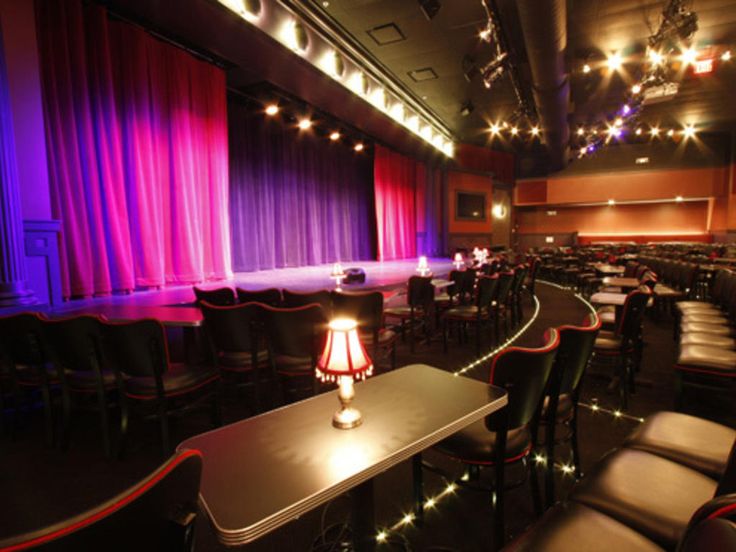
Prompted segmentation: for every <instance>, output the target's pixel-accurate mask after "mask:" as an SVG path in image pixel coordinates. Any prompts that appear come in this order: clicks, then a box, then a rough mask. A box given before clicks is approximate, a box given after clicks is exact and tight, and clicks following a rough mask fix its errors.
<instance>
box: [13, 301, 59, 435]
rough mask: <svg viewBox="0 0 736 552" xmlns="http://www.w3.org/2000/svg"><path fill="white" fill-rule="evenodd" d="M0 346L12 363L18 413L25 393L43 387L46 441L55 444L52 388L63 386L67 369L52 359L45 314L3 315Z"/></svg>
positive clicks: (40, 390) (41, 392) (39, 389)
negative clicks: (64, 371) (50, 360)
mask: <svg viewBox="0 0 736 552" xmlns="http://www.w3.org/2000/svg"><path fill="white" fill-rule="evenodd" d="M0 347H2V349H3V351H4V354H5V356H6V357H7V362H8V364H9V366H10V376H11V378H12V386H13V390H14V395H15V410H16V417H17V413H18V410H19V407H20V402H21V395H24V394H26V395H27V392H33V391H39V392H40V394H41V398H42V400H43V412H44V421H45V431H46V444H47V445H49V446H52V445H53V443H54V424H55V415H54V404H53V395H52V391H53V389H58V388H59V386H60V384H61V383H62V381H63V378H64V373H63V371H60V370H58V367H57V366H55V365H54V364H52V363H51V362H49V351H48V345H47V343H46V340H45V335H44V330H43V318H42V317H41V316H40V315H39V314H38V313H34V312H24V313H19V314H14V315H11V316H4V317H0ZM24 391H25V392H26V393H24ZM63 400H68V396H67V395H65V394H62V401H63Z"/></svg>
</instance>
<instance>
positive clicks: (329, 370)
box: [317, 318, 373, 381]
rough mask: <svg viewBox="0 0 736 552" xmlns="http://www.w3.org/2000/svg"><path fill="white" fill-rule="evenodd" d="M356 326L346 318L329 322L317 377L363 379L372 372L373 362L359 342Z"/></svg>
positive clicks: (323, 379)
mask: <svg viewBox="0 0 736 552" xmlns="http://www.w3.org/2000/svg"><path fill="white" fill-rule="evenodd" d="M357 326H358V325H357V324H356V322H355V320H350V319H348V318H337V319H335V320H333V321H332V322H330V324H329V331H328V333H327V343H326V344H325V350H324V352H323V353H322V357H321V358H320V359H319V362H318V363H317V377H319V378H320V379H321V380H322V381H335V380H337V378H339V377H341V376H352V377H353V378H354V379H363V378H365V377H366V376H370V375H371V373H372V372H373V362H371V359H370V357H369V356H368V353H366V351H365V347H363V344H362V343H361V342H360V337H359V336H358V329H357Z"/></svg>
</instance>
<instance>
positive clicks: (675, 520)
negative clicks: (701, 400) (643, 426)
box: [570, 448, 718, 548]
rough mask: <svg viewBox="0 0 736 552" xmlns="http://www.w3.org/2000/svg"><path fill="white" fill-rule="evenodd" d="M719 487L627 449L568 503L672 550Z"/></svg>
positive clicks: (599, 467) (682, 468) (609, 458)
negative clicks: (592, 511)
mask: <svg viewBox="0 0 736 552" xmlns="http://www.w3.org/2000/svg"><path fill="white" fill-rule="evenodd" d="M717 486H718V484H717V482H716V481H715V480H714V479H712V478H710V477H708V476H706V475H703V474H702V473H700V472H697V471H695V470H693V469H690V468H688V467H685V466H683V465H681V464H678V463H676V462H673V461H671V460H668V459H666V458H662V457H661V456H657V455H654V454H650V453H648V452H644V451H642V450H636V449H626V448H624V449H620V450H617V451H615V452H613V453H612V454H609V455H608V456H606V457H605V458H604V459H603V460H602V461H601V462H599V463H598V464H597V465H596V466H595V468H594V469H593V472H592V473H591V474H590V475H589V476H588V477H586V478H585V479H583V480H582V481H581V482H580V483H579V484H578V485H576V486H575V488H574V489H573V491H572V493H571V494H570V500H572V501H574V502H579V503H582V504H585V505H586V506H589V507H591V508H595V509H596V510H598V511H599V512H603V513H605V514H606V515H608V516H610V517H612V518H614V519H617V520H618V521H620V522H621V523H624V524H625V525H627V526H629V527H630V528H632V529H634V530H635V531H637V532H639V533H641V534H642V535H644V536H645V537H647V538H648V539H651V540H653V541H654V542H656V543H658V544H659V545H660V546H663V547H666V548H674V547H675V545H676V543H677V541H678V540H680V538H681V537H682V536H683V534H684V532H685V529H686V528H687V525H688V522H689V521H690V518H691V516H692V515H693V513H694V512H695V511H696V510H697V509H698V508H699V507H700V506H701V505H702V504H703V503H704V502H707V501H708V500H710V499H711V498H713V495H714V494H715V491H716V488H717Z"/></svg>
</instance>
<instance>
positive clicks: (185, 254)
mask: <svg viewBox="0 0 736 552" xmlns="http://www.w3.org/2000/svg"><path fill="white" fill-rule="evenodd" d="M37 23H38V37H39V51H40V57H41V73H42V83H43V99H44V110H45V116H46V141H47V147H48V151H49V174H50V180H51V196H52V206H53V211H54V216H55V217H58V218H60V219H61V221H62V230H63V231H62V243H61V255H62V278H63V281H62V284H63V291H64V295H65V296H67V297H70V296H88V295H93V294H106V293H110V292H112V291H117V290H131V289H135V288H139V287H149V286H163V285H165V284H169V283H190V282H199V281H202V280H209V279H219V278H226V277H229V276H230V275H231V268H230V234H229V216H228V146H227V108H226V105H227V104H226V90H225V75H224V73H223V71H222V70H220V69H218V68H216V67H214V66H213V65H211V64H208V63H206V62H203V61H201V60H198V59H196V58H194V57H193V56H191V55H190V54H188V53H186V52H184V51H183V50H180V49H178V48H176V47H174V46H171V45H169V44H166V43H164V42H161V41H159V40H157V39H155V38H153V37H151V36H150V35H149V34H147V33H146V32H145V31H143V30H142V29H140V28H138V27H135V26H133V25H129V24H126V23H121V22H117V21H110V20H109V19H108V17H107V14H106V11H105V10H104V8H102V7H100V6H98V5H96V4H92V3H91V4H89V5H87V6H85V7H82V4H81V2H80V0H37Z"/></svg>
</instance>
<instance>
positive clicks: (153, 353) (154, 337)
mask: <svg viewBox="0 0 736 552" xmlns="http://www.w3.org/2000/svg"><path fill="white" fill-rule="evenodd" d="M102 336H103V339H102V345H103V346H102V350H103V354H104V357H105V359H106V361H107V362H110V363H112V364H113V365H114V366H115V367H116V368H117V369H118V370H119V371H120V372H121V373H123V374H125V375H128V376H148V377H156V378H157V379H160V376H161V374H163V373H165V372H166V370H167V369H168V366H169V350H168V345H167V342H166V332H165V330H164V327H163V325H162V324H161V322H159V321H158V320H153V319H151V318H146V319H143V320H136V321H134V322H120V323H118V322H116V323H112V322H103V324H102Z"/></svg>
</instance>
